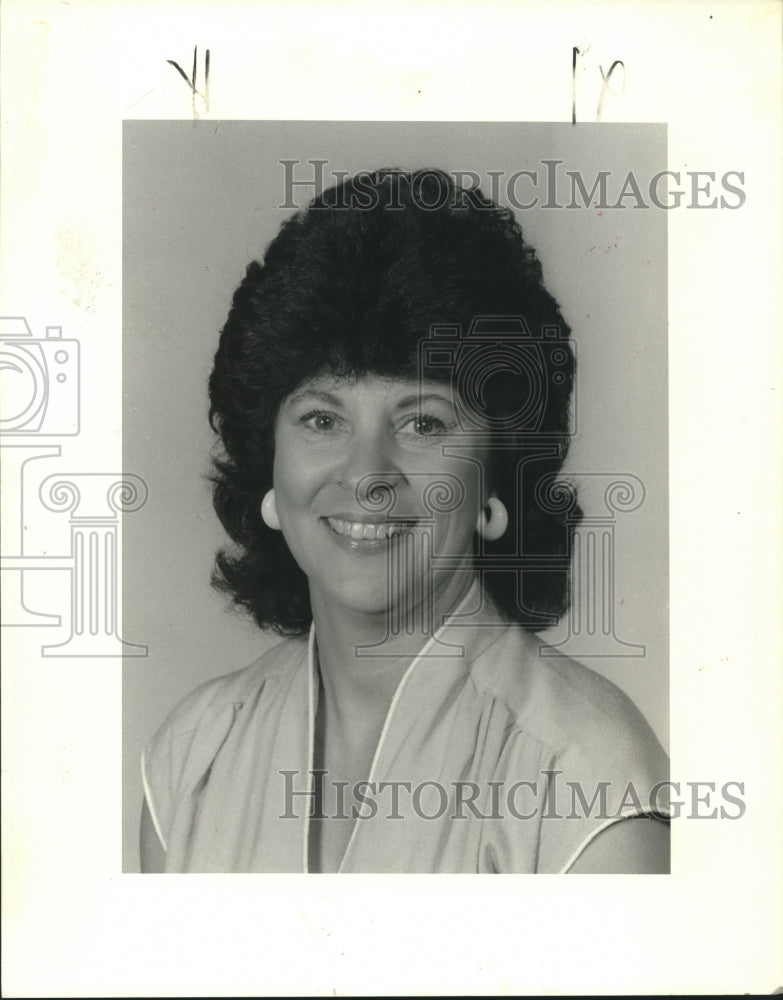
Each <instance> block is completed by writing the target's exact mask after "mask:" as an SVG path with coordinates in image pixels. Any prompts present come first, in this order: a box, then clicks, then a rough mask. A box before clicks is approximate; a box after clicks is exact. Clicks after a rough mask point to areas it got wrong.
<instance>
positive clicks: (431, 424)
mask: <svg viewBox="0 0 783 1000" xmlns="http://www.w3.org/2000/svg"><path fill="white" fill-rule="evenodd" d="M406 429H408V430H409V431H410V432H411V433H413V434H416V435H417V436H418V437H432V436H434V435H436V434H445V433H446V431H447V430H448V428H447V427H446V424H445V423H444V422H443V421H442V420H440V419H439V418H438V417H433V416H431V415H430V414H428V413H419V414H417V415H416V416H415V417H412V418H411V419H410V420H409V421H408V423H407V424H406Z"/></svg>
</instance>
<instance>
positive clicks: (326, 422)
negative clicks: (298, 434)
mask: <svg viewBox="0 0 783 1000" xmlns="http://www.w3.org/2000/svg"><path fill="white" fill-rule="evenodd" d="M299 422H300V423H301V424H303V425H304V426H305V427H307V428H308V429H309V430H312V431H318V432H320V433H322V434H325V433H329V432H330V431H333V430H334V429H335V428H336V426H337V417H336V416H335V414H334V413H327V412H326V411H325V410H313V411H312V412H310V413H305V414H304V415H303V416H302V417H300V418H299Z"/></svg>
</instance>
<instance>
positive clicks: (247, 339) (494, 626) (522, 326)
mask: <svg viewBox="0 0 783 1000" xmlns="http://www.w3.org/2000/svg"><path fill="white" fill-rule="evenodd" d="M568 333H569V331H568V328H567V326H566V324H565V323H564V321H563V319H562V316H561V315H560V312H559V309H558V306H557V304H556V303H555V301H554V300H553V299H552V297H551V296H550V295H549V294H548V292H547V291H546V290H545V288H544V287H543V284H542V277H541V267H540V264H539V262H538V260H537V259H536V257H535V254H534V252H533V250H532V249H531V248H530V247H529V246H528V245H527V244H526V243H525V241H524V239H523V237H522V232H521V230H520V228H519V226H518V224H517V223H516V221H515V219H514V217H513V215H512V214H511V213H510V212H509V211H507V210H502V209H500V208H498V207H497V206H495V205H494V204H493V203H492V202H490V201H488V200H487V199H486V198H484V197H483V196H482V195H481V194H480V193H479V192H478V191H476V190H463V189H461V188H459V187H457V186H455V185H454V183H453V181H452V180H451V179H450V178H449V177H448V176H447V175H446V174H444V173H442V172H440V171H435V170H424V171H417V172H414V173H403V172H401V171H398V170H385V171H378V172H376V173H374V174H361V175H357V177H355V178H353V179H351V180H348V181H346V182H344V183H342V184H340V185H337V186H336V187H334V188H332V189H330V190H329V191H326V192H325V193H324V194H323V195H321V196H320V197H319V198H317V199H315V201H314V202H313V203H312V204H311V205H310V206H309V208H308V209H307V210H305V211H303V212H300V213H297V214H296V215H295V216H294V217H293V218H291V219H290V220H288V221H287V222H286V223H285V224H284V225H283V227H282V229H281V231H280V233H279V234H278V235H277V237H276V238H275V239H274V240H273V241H272V243H271V244H270V246H269V247H268V249H267V252H266V255H265V258H264V262H263V264H259V263H252V264H251V265H250V266H249V267H248V270H247V274H246V277H245V279H244V280H243V282H242V284H241V285H240V286H239V288H238V289H237V291H236V293H235V296H234V301H233V305H232V309H231V312H230V314H229V317H228V321H227V323H226V325H225V327H224V329H223V332H222V335H221V340H220V346H219V348H218V351H217V355H216V358H215V366H214V370H213V372H212V376H211V379H210V399H211V413H210V419H211V421H212V425H213V427H214V428H215V429H216V431H218V432H219V434H220V438H221V441H222V445H223V454H222V456H221V457H220V459H219V460H218V461H217V463H216V475H215V480H214V502H215V508H216V510H217V513H218V515H219V516H220V519H221V521H222V523H223V525H224V526H225V528H226V530H227V531H228V533H229V535H230V537H231V539H232V542H233V543H234V548H233V549H232V550H231V551H227V552H223V553H220V554H219V555H218V559H217V569H216V576H215V582H216V583H217V585H218V586H220V587H222V588H223V589H224V590H226V591H227V592H229V593H230V594H231V595H232V597H233V599H234V601H235V602H236V603H237V604H238V605H240V606H241V607H243V608H245V609H246V610H247V611H248V612H249V613H250V614H251V615H252V616H253V617H254V619H255V621H256V622H257V624H258V625H259V626H260V627H261V628H271V629H273V630H275V631H277V632H278V633H279V634H280V635H282V636H285V637H286V638H285V639H284V640H283V641H282V642H280V643H279V644H278V645H276V646H275V647H274V648H273V649H271V650H270V651H269V652H268V653H267V654H266V655H264V656H262V657H261V658H260V659H259V660H258V661H257V662H256V663H254V664H252V665H251V666H250V667H247V668H246V669H244V670H240V671H238V672H237V673H233V674H229V675H227V676H224V677H220V678H218V679H216V680H215V681H212V682H210V683H208V684H206V685H204V686H203V687H201V688H199V689H198V690H197V691H196V692H194V693H193V694H192V695H191V696H190V697H188V698H187V699H185V701H184V702H183V703H182V704H181V705H180V706H179V707H178V708H176V709H175V710H174V711H173V712H172V713H171V715H170V716H169V718H168V719H167V720H166V722H165V723H164V725H163V726H162V727H161V729H160V730H159V732H158V733H157V735H156V736H155V737H154V739H153V740H152V741H151V743H150V744H149V746H148V747H147V749H146V751H145V754H144V760H143V771H144V783H145V793H146V802H145V807H144V812H143V816H142V856H143V857H142V867H143V870H145V871H163V870H166V871H197V872H204V871H235V872H250V871H260V872H275V871H311V872H336V871H342V872H349V871H353V872H357V871H358V872H391V871H399V872H559V871H572V872H579V871H584V872H656V871H666V870H668V829H667V827H666V825H665V823H663V822H661V821H660V820H661V816H660V803H659V796H658V792H659V791H660V790H661V788H662V786H663V785H664V784H665V782H666V779H667V777H668V767H667V761H666V758H665V755H664V754H663V751H662V750H661V748H660V746H659V744H658V743H657V741H656V739H655V737H654V735H653V734H652V731H651V730H650V728H649V726H648V725H647V724H646V722H645V721H644V720H643V718H642V717H641V715H640V714H639V712H638V711H637V710H636V708H635V707H634V706H633V705H632V704H631V703H630V702H629V700H628V699H627V698H626V697H625V696H624V695H623V694H621V693H620V692H619V691H618V690H617V689H616V688H615V687H614V686H613V685H611V684H610V683H609V682H608V681H606V680H604V679H602V678H601V677H599V676H598V675H597V674H595V673H593V672H592V671H590V670H588V669H587V668H585V667H583V666H582V665H580V664H578V663H575V662H573V661H571V660H568V659H566V658H565V657H556V656H555V657H552V656H550V657H547V658H546V659H543V658H541V657H540V655H539V649H540V645H541V644H540V640H538V639H537V638H536V636H535V635H534V632H535V631H536V630H540V629H541V628H542V627H544V626H545V625H546V624H551V623H552V622H554V621H556V620H557V618H558V616H559V615H561V614H562V613H563V611H564V609H565V607H566V595H567V588H568V573H567V566H568V554H569V552H570V545H571V537H572V534H573V531H574V527H575V525H576V523H577V521H578V518H579V510H578V507H577V506H576V503H575V500H574V498H573V497H571V498H570V502H569V503H566V504H563V503H557V502H554V500H555V499H557V500H562V495H563V494H562V489H561V488H560V487H558V485H557V483H556V476H557V473H558V472H559V470H560V468H561V466H562V463H563V460H564V458H565V453H566V449H567V443H568V436H567V435H568V426H569V423H568V419H569V400H570V395H571V391H572V384H573V373H574V372H573V370H574V363H573V355H572V352H571V349H570V347H569V344H568ZM559 489H560V495H559V496H558V490H559ZM550 652H551V651H550Z"/></svg>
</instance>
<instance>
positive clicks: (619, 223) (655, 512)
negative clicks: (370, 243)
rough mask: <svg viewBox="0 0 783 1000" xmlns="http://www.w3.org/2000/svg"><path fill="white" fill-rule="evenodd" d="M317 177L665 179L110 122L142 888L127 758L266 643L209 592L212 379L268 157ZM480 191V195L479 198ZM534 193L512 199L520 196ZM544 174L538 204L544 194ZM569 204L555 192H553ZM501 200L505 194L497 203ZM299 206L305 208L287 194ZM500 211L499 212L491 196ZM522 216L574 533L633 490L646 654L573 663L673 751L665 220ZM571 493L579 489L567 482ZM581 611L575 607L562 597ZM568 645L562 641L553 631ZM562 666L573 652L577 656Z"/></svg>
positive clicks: (622, 602)
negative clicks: (140, 503) (576, 509)
mask: <svg viewBox="0 0 783 1000" xmlns="http://www.w3.org/2000/svg"><path fill="white" fill-rule="evenodd" d="M282 159H298V160H300V161H303V162H302V164H301V165H300V166H299V167H298V168H297V173H298V176H300V175H303V174H304V171H305V170H308V169H309V168H308V167H307V165H306V161H307V160H309V159H325V160H328V161H329V163H328V166H327V168H326V171H329V170H345V171H349V172H351V173H353V172H355V171H357V170H360V169H371V168H375V167H380V166H400V167H404V168H414V167H421V166H437V167H441V168H443V169H446V170H449V171H456V170H474V171H475V172H477V173H479V174H480V175H482V177H483V176H486V174H487V171H489V170H502V171H505V173H506V175H508V174H510V173H512V172H514V171H516V170H521V169H529V170H538V171H539V174H541V173H542V171H543V169H544V168H543V167H542V165H541V160H542V159H561V160H563V161H564V162H563V165H562V167H561V168H560V169H561V171H564V170H578V171H580V172H581V173H582V174H583V176H584V178H585V181H586V183H587V186H588V190H589V188H590V186H591V185H592V180H593V178H594V177H595V175H596V173H597V172H598V171H599V170H609V171H611V175H612V176H611V177H610V181H609V188H610V191H611V192H614V194H613V195H610V199H609V201H610V204H611V203H612V202H614V201H615V200H616V198H617V193H619V189H620V187H621V185H622V181H623V179H624V178H625V176H626V174H627V172H628V171H631V170H632V171H633V172H634V173H635V175H636V176H637V178H638V179H639V181H640V186H641V189H642V191H643V192H644V194H645V198H646V197H647V195H646V185H647V182H648V181H649V178H651V177H652V176H653V175H654V174H655V173H656V172H657V171H659V170H663V169H665V167H666V130H665V126H659V125H615V124H612V125H578V126H576V127H574V126H570V125H565V124H524V125H520V124H517V123H490V122H486V123H464V122H453V123H422V122H412V123H386V122H379V123H344V122H339V123H325V122H221V123H215V122H184V121H176V122H160V121H139V122H125V123H124V137H123V255H124V256H123V261H124V263H123V470H124V471H125V472H132V473H135V474H137V475H140V476H142V477H143V478H144V479H145V481H146V482H147V484H148V486H149V489H150V497H149V501H148V503H147V505H146V506H145V507H144V508H143V509H142V510H141V511H139V512H137V513H134V514H133V515H132V516H131V517H127V518H125V519H124V522H123V635H124V638H127V639H129V640H131V641H134V642H143V643H145V644H147V645H148V646H149V656H148V658H146V659H128V660H126V662H125V665H124V670H123V731H124V744H123V745H124V754H123V803H124V810H123V869H124V870H125V871H129V872H132V871H138V858H137V850H138V848H137V831H138V816H139V809H140V806H141V797H142V791H141V779H140V774H139V755H140V753H141V749H142V747H143V745H144V743H145V742H146V741H147V739H148V738H149V737H150V736H151V735H152V733H153V732H154V731H155V729H156V728H157V727H158V725H159V724H160V723H161V721H162V720H163V718H164V717H165V715H166V714H167V713H168V711H169V710H170V709H171V708H172V707H173V706H174V705H175V704H176V702H177V701H179V700H180V699H181V698H182V697H183V696H184V695H185V694H187V693H188V692H189V691H190V690H192V689H193V688H194V687H196V686H197V685H198V684H200V683H201V682H202V681H204V680H207V679H208V678H210V677H214V676H216V675H217V674H220V673H225V672H227V671H229V670H233V669H236V668H238V667H241V666H243V665H245V664H246V663H248V662H250V661H251V660H252V659H254V658H255V657H256V656H257V655H259V653H260V652H262V651H263V650H264V649H265V648H266V647H267V646H268V645H269V644H271V642H273V641H277V640H276V638H275V637H270V636H266V635H265V634H263V633H261V632H260V631H259V630H258V629H257V628H256V627H255V626H253V625H252V624H251V623H249V622H248V621H246V620H244V619H242V618H241V617H239V616H238V615H237V614H235V613H232V612H230V611H229V610H227V608H226V605H225V600H224V598H223V597H222V596H221V595H219V594H217V593H215V592H213V591H212V590H211V588H210V586H209V575H210V570H211V565H212V560H213V556H214V552H215V550H216V548H217V547H218V546H219V545H220V544H221V543H222V541H223V535H222V530H221V528H220V525H219V523H218V522H217V519H216V517H215V515H214V513H213V512H212V508H211V503H210V491H209V484H208V482H207V479H206V476H207V474H208V472H209V452H210V448H211V446H212V443H213V439H212V434H211V432H210V430H209V427H208V424H207V419H206V413H207V396H206V381H207V377H208V375H209V371H210V368H211V363H212V356H213V354H214V351H215V348H216V345H217V337H218V333H219V330H220V328H221V326H222V324H223V322H224V321H225V318H226V314H227V312H228V308H229V304H230V300H231V295H232V293H233V291H234V288H235V287H236V285H237V284H238V283H239V281H240V280H241V278H242V276H243V274H244V269H245V267H246V265H247V263H248V262H249V261H250V260H251V259H252V258H254V257H259V256H260V255H261V254H262V252H263V249H264V247H265V245H266V244H267V242H268V241H269V239H271V237H272V236H273V235H274V233H275V232H276V230H277V228H278V226H279V224H280V222H281V221H282V219H283V218H285V217H286V216H287V215H289V214H290V212H291V210H290V209H288V210H285V209H279V208H278V207H277V206H278V205H280V204H282V203H283V201H284V200H285V199H284V187H283V179H284V172H283V168H282V167H281V166H280V163H279V161H280V160H282ZM485 190H487V188H485ZM529 190H530V188H529V186H527V185H525V184H523V185H522V186H521V187H520V189H519V191H520V195H521V196H522V197H523V199H524V200H529V199H528V198H527V197H526V196H527V193H528V192H529ZM543 191H544V188H543V178H542V177H541V176H539V190H538V191H537V192H536V193H543ZM563 191H564V192H565V197H564V198H561V201H565V202H567V201H568V200H569V199H568V188H567V186H564V188H563ZM501 195H502V188H501ZM301 197H302V198H304V199H306V198H307V197H308V193H307V192H304V194H303V195H302V196H301ZM500 200H501V202H504V200H505V199H504V198H503V197H502V196H501V198H500ZM625 204H626V206H628V207H626V208H625V209H605V210H603V211H601V210H600V209H596V208H590V209H584V208H580V209H575V210H568V209H564V208H563V209H542V208H536V209H529V210H525V211H521V212H519V213H518V214H519V217H520V221H521V223H522V226H523V230H524V232H525V235H526V237H527V239H528V240H529V241H530V242H531V243H532V245H533V246H534V247H535V248H536V250H537V251H538V254H539V257H540V258H541V260H542V262H543V267H544V278H545V281H546V284H547V287H548V288H549V289H550V291H552V293H553V294H554V295H555V297H556V298H557V299H558V301H559V302H560V304H561V307H562V310H563V314H564V316H565V318H566V320H567V321H568V322H569V324H570V325H571V327H572V330H573V337H574V341H575V343H576V345H577V351H578V357H579V371H578V395H579V411H578V428H579V429H578V433H577V435H576V437H575V438H574V441H573V443H572V449H571V454H570V456H569V460H568V469H569V470H570V471H571V472H572V473H574V475H575V476H576V478H577V481H578V482H579V483H580V484H581V487H582V488H581V501H582V506H583V508H584V509H585V513H586V514H587V515H590V514H595V515H600V514H601V513H603V512H604V509H603V503H602V499H601V498H602V495H603V488H604V485H605V481H601V482H599V481H598V480H597V479H595V478H594V477H593V476H592V474H593V473H603V472H607V473H629V474H632V475H635V476H637V477H638V478H639V479H641V481H642V482H643V483H644V486H645V489H646V498H645V501H644V504H643V505H642V506H641V507H640V508H639V510H637V511H635V512H633V513H628V514H623V515H619V517H618V519H617V528H616V541H617V554H616V577H615V582H616V604H615V607H616V631H617V634H618V635H619V637H620V638H622V639H623V640H625V641H626V642H631V643H639V644H643V645H644V646H645V647H646V655H645V656H644V657H642V658H630V657H621V658H614V659H608V660H596V659H588V660H586V661H585V662H587V663H588V664H589V666H591V667H592V668H593V669H595V670H598V671H600V672H601V673H603V674H605V675H606V676H608V677H609V678H611V679H612V680H613V681H614V682H615V683H617V684H618V685H619V686H620V687H621V688H623V689H624V690H625V691H627V692H628V694H630V696H631V697H632V698H633V699H634V700H635V702H636V703H637V704H638V705H639V707H640V708H641V710H642V711H643V712H644V714H645V715H646V716H647V718H648V720H649V721H650V723H651V725H652V726H653V728H654V729H655V731H656V733H657V734H658V736H659V739H660V740H661V742H662V743H663V744H664V746H666V745H667V744H668V485H667V484H668V419H667V417H668V409H667V320H666V225H667V213H666V212H665V211H663V210H661V209H657V208H654V207H653V208H650V209H646V210H645V209H636V208H633V207H632V206H633V200H632V199H628V200H626V202H625ZM580 475H581V478H580ZM577 599H578V595H577ZM565 635H566V629H565V625H564V624H563V625H561V626H559V627H558V628H557V629H553V630H551V631H550V632H548V633H546V639H547V641H549V642H557V641H558V640H560V639H562V638H564V637H565ZM574 652H578V650H576V647H575V648H574Z"/></svg>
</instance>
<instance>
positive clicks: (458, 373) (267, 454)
mask: <svg viewBox="0 0 783 1000" xmlns="http://www.w3.org/2000/svg"><path fill="white" fill-rule="evenodd" d="M569 333H570V330H569V328H568V326H567V325H566V323H565V322H564V320H563V317H562V316H561V314H560V310H559V308H558V305H557V303H556V302H555V300H554V299H553V298H552V296H551V295H550V294H549V293H548V292H547V290H546V289H545V288H544V285H543V282H542V274H541V265H540V263H539V261H538V259H537V257H536V255H535V252H534V251H533V249H532V248H531V247H530V246H529V245H528V244H527V243H526V242H525V240H524V238H523V235H522V230H521V228H520V226H519V223H518V222H517V221H516V219H515V217H514V215H513V213H512V212H511V211H510V210H508V209H504V208H500V207H498V206H497V205H495V204H494V203H493V202H491V201H490V200H488V199H487V198H486V197H484V195H483V194H481V193H480V192H479V191H478V190H477V189H475V188H470V189H464V188H461V187H459V186H457V185H456V184H455V183H454V181H453V180H452V178H451V177H449V175H448V174H446V173H444V172H442V171H440V170H433V169H427V170H418V171H414V172H412V173H405V172H403V171H400V170H379V171H376V172H374V173H362V174H357V175H356V176H355V177H354V178H352V179H350V180H346V181H345V182H343V183H341V184H338V185H337V186H335V187H333V188H330V189H329V190H327V191H324V192H323V194H321V195H320V196H318V197H317V198H315V199H314V200H313V202H312V203H311V204H310V205H309V206H308V207H307V208H306V209H303V210H301V211H299V212H297V213H296V214H295V215H293V216H292V217H291V218H289V219H288V220H286V221H285V222H284V223H283V225H282V226H281V228H280V231H279V233H278V234H277V236H276V237H275V238H274V239H273V240H272V242H271V243H270V244H269V246H268V248H267V251H266V254H265V256H264V260H263V263H259V262H257V261H254V262H252V263H251V264H250V265H249V266H248V268H247V273H246V275H245V278H244V280H243V281H242V283H241V284H240V286H239V287H238V288H237V290H236V292H235V293H234V298H233V303H232V306H231V310H230V312H229V315H228V320H227V321H226V324H225V326H224V327H223V331H222V333H221V336H220V343H219V346H218V350H217V353H216V355H215V364H214V368H213V371H212V374H211V376H210V379H209V393H210V413H209V418H210V423H211V425H212V427H213V429H214V430H215V431H216V432H217V433H219V435H220V438H221V441H222V452H221V453H220V455H219V457H217V458H216V459H215V461H214V467H215V471H214V475H213V500H214V505H215V510H216V511H217V514H218V516H219V518H220V520H221V522H222V524H223V526H224V528H225V529H226V531H227V532H228V535H229V536H230V538H231V540H232V542H233V543H234V545H233V547H232V548H231V549H229V550H223V551H220V552H219V553H218V555H217V558H216V567H215V571H214V574H213V584H214V585H215V586H217V587H218V588H219V589H222V590H224V591H225V592H227V593H229V594H230V595H231V596H232V598H233V600H234V602H235V603H236V604H237V605H239V606H241V607H243V608H245V609H246V610H247V611H249V612H250V613H251V614H252V616H253V617H254V619H255V621H256V622H257V623H258V625H259V626H261V627H262V628H272V629H274V630H275V631H277V632H279V633H281V634H287V635H290V634H302V633H303V632H305V631H306V630H307V629H308V627H309V625H310V621H311V618H312V615H311V611H310V600H309V592H308V584H307V578H306V576H305V574H304V573H303V572H302V570H301V569H300V568H299V566H298V565H297V564H296V562H295V561H294V558H293V556H292V555H291V553H290V551H289V549H288V546H287V545H286V542H285V539H284V538H283V535H282V533H281V532H279V531H273V530H271V529H269V528H268V527H267V526H266V525H265V524H264V522H263V520H262V519H261V514H260V506H261V500H262V498H263V496H264V494H265V493H266V492H267V490H269V489H270V488H271V487H272V466H273V459H274V430H275V420H276V417H277V414H278V410H279V407H280V405H281V403H282V401H283V400H284V399H285V397H286V396H288V395H289V394H290V393H291V392H292V391H293V390H294V389H296V388H297V387H298V386H299V385H301V384H302V382H304V381H305V380H306V379H308V378H310V377H312V376H314V375H316V374H321V373H324V372H329V373H333V374H334V375H337V376H340V375H351V376H361V375H365V374H374V375H379V376H386V377H405V378H411V377H413V378H416V377H421V376H423V377H426V378H428V379H438V380H441V381H451V382H452V384H454V385H455V386H456V388H457V389H458V392H459V397H460V398H461V399H463V400H466V401H467V402H468V403H469V404H470V407H472V408H473V410H474V411H475V409H476V408H479V409H481V410H482V411H483V413H484V415H485V417H486V419H487V421H488V422H489V424H490V426H491V427H492V428H493V429H494V430H493V447H492V459H491V469H490V470H489V476H490V481H491V485H492V489H493V492H495V493H496V495H497V496H498V497H499V498H500V499H501V500H502V501H503V503H504V504H505V505H506V507H507V509H508V511H509V517H510V523H509V530H508V531H507V532H506V534H505V535H504V537H503V538H501V539H500V540H499V541H497V542H493V543H487V542H482V543H481V546H482V547H481V552H480V554H479V556H478V559H479V563H478V565H479V569H480V570H482V579H483V584H484V587H485V588H486V589H487V590H488V591H489V593H490V595H491V596H492V598H493V599H494V601H495V603H496V604H497V605H498V606H499V608H500V609H501V610H502V612H503V613H504V614H505V615H506V616H507V617H508V618H509V619H510V620H513V621H517V622H519V623H520V624H521V625H523V626H524V627H525V628H528V629H530V630H539V629H541V628H543V627H546V626H548V625H551V624H553V623H554V622H555V621H556V620H557V618H558V617H559V616H560V615H561V614H562V613H563V612H564V611H565V609H566V607H567V604H568V584H569V574H568V555H569V553H570V548H571V539H572V535H573V531H574V528H575V526H576V524H577V523H578V521H579V518H580V517H581V512H580V510H579V507H578V505H577V504H576V498H575V496H574V495H573V493H570V492H568V491H567V489H566V490H564V488H563V486H562V485H561V484H557V482H556V476H557V474H558V472H559V471H560V469H561V467H562V463H563V460H564V458H565V455H566V451H567V448H568V429H569V402H570V397H571V392H572V388H573V379H574V358H573V352H572V350H571V346H570V343H569V340H568V337H569ZM428 344H429V345H431V350H429V349H428V348H427V345H428ZM422 366H424V367H422ZM465 414H466V416H465V432H466V433H471V430H472V427H471V420H470V408H468V409H466V410H465ZM461 419H462V418H461ZM523 570H524V571H523Z"/></svg>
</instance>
